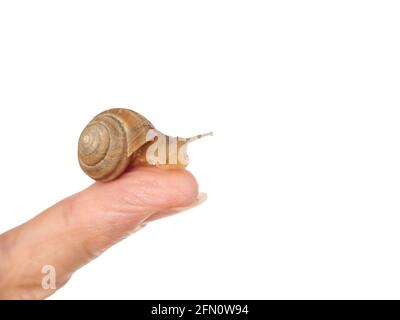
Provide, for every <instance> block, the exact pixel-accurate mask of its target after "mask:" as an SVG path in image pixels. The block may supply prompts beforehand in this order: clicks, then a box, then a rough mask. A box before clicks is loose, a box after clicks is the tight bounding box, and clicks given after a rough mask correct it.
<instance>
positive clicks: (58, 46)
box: [0, 0, 400, 299]
mask: <svg viewBox="0 0 400 320" xmlns="http://www.w3.org/2000/svg"><path fill="white" fill-rule="evenodd" d="M399 16H400V4H399V2H398V1H366V0H363V1H349V0H346V1H338V0H336V1H248V0H247V1H218V0H212V1H206V0H203V1H187V0H186V1H99V0H96V1H82V0H79V1H71V0H70V1H54V0H51V1H50V0H49V1H18V0H14V1H1V2H0V109H1V126H0V136H1V137H2V138H1V144H2V145H1V149H2V151H1V157H0V167H1V171H2V173H1V182H0V188H1V190H0V191H1V214H0V232H3V231H5V230H7V229H9V228H11V227H13V226H16V225H18V224H20V223H22V222H23V221H26V220H27V219H29V218H31V217H32V216H33V215H35V214H37V213H38V212H40V211H42V210H43V209H45V208H47V207H48V206H50V205H51V204H52V203H54V202H56V201H58V200H60V199H62V198H63V197H66V196H68V195H69V194H72V193H74V192H77V191H79V190H81V189H82V188H85V187H86V186H87V185H89V184H90V183H91V180H90V179H89V178H87V177H86V176H85V175H84V174H83V172H81V170H80V168H79V166H78V163H77V159H76V148H77V145H76V144H77V140H78V137H79V134H80V132H81V130H82V129H83V127H84V126H85V125H86V123H87V122H88V121H89V120H90V119H91V118H92V117H93V116H94V115H96V114H97V113H98V112H100V111H102V110H104V109H107V108H110V107H129V108H132V109H134V110H136V111H139V112H141V113H142V114H144V115H145V116H146V117H148V118H149V119H150V120H151V121H152V122H153V123H155V124H156V125H157V127H158V129H160V130H162V131H164V132H166V133H169V134H173V135H181V136H186V135H187V136H189V135H192V134H197V133H200V132H206V131H209V130H213V131H214V132H215V136H214V137H213V138H208V139H207V140H203V141H202V142H198V143H196V144H193V145H192V146H191V148H190V156H191V159H192V164H191V166H190V167H189V169H190V170H191V171H192V172H193V173H194V174H195V175H196V176H197V178H198V181H199V183H200V186H201V190H202V191H204V192H207V193H208V195H209V200H208V201H207V202H206V203H205V204H204V205H202V206H201V207H199V208H197V209H194V210H192V211H189V212H186V213H183V214H181V215H178V216H175V217H173V218H170V219H166V220H162V221H159V222H155V223H153V224H150V225H149V226H148V227H146V228H145V229H143V230H142V231H140V232H139V233H137V234H135V235H133V236H132V237H130V238H129V239H127V240H124V241H123V242H122V243H120V244H118V245H117V246H115V247H113V248H112V249H111V250H109V251H108V252H106V253H105V254H104V255H103V256H101V257H100V258H98V259H97V260H96V261H94V262H93V263H91V264H90V265H88V266H86V267H84V268H83V269H82V270H80V271H79V272H77V273H76V274H75V276H74V277H73V278H72V280H71V281H70V282H69V284H68V285H67V286H66V287H65V288H63V289H62V290H60V291H59V292H58V293H57V294H56V295H54V296H53V298H54V299H69V298H76V299H80V298H123V299H125V298H126V299H142V298H143V299H150V298H154V299H158V298H170V299H174V298H186V299H191V298H225V299H231V298H238V299H241V298H260V299H261V298H262V299H269V298H273V299H279V298H289V299H290V298H304V299H308V298H321V299H324V298H400V272H399V270H400V256H399V244H400V232H399V228H400V201H399V199H400V151H399V150H400V149H399V140H400V126H399V119H400V112H399V110H400V109H399V107H400V90H399V89H400V87H399V85H400V45H399V43H400V41H399V39H400V37H399V36H400V19H399Z"/></svg>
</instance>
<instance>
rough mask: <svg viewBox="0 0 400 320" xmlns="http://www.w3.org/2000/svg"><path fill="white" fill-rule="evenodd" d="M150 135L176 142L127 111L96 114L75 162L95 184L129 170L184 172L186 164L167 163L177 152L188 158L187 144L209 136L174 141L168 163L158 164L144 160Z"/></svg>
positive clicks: (82, 137) (137, 114) (82, 134)
mask: <svg viewBox="0 0 400 320" xmlns="http://www.w3.org/2000/svg"><path fill="white" fill-rule="evenodd" d="M149 131H151V133H153V132H155V134H156V135H157V138H160V137H161V138H162V139H161V140H163V141H167V142H168V141H169V140H170V139H176V138H172V137H169V136H165V135H163V134H162V133H160V132H159V131H157V130H155V128H154V126H153V124H152V123H151V122H150V121H149V120H147V119H146V118H145V117H143V116H142V115H140V114H139V113H137V112H135V111H132V110H129V109H122V108H118V109H110V110H106V111H104V112H102V113H100V114H98V115H97V116H96V117H94V118H93V119H92V121H90V122H89V124H88V125H87V126H86V127H85V129H84V130H83V131H82V133H81V136H80V138H79V144H78V158H79V164H80V166H81V168H82V170H83V171H84V172H85V173H86V174H87V175H88V176H90V177H91V178H93V179H94V180H98V181H111V180H113V179H116V178H117V177H119V176H120V175H121V174H122V173H123V172H124V171H125V170H126V169H127V168H128V167H129V166H146V165H155V166H157V167H160V168H164V169H183V168H185V167H186V165H187V162H185V161H179V160H178V161H175V162H174V163H169V162H168V160H169V158H171V157H173V156H174V154H175V153H178V152H179V153H181V154H183V156H184V157H187V155H186V150H185V148H186V145H187V143H189V142H191V141H193V140H197V139H199V138H202V137H204V136H206V135H210V134H211V133H209V134H206V135H199V136H196V137H194V138H189V139H180V140H177V142H176V148H175V149H174V150H172V148H171V147H169V148H170V150H171V151H170V152H168V149H167V154H168V156H167V158H166V160H167V162H166V163H159V162H156V161H153V160H151V159H150V160H149V157H148V156H147V150H148V148H150V146H151V144H152V142H153V141H149V138H148V134H149ZM164 144H165V143H164ZM181 154H180V155H181ZM177 159H178V157H177Z"/></svg>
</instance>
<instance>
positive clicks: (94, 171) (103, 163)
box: [78, 114, 129, 181]
mask: <svg viewBox="0 0 400 320" xmlns="http://www.w3.org/2000/svg"><path fill="white" fill-rule="evenodd" d="M78 158H79V164H80V166H81V168H82V170H83V171H84V172H85V173H86V174H87V175H88V176H90V177H91V178H93V179H95V180H101V181H109V180H112V179H114V178H116V177H117V176H119V175H120V174H121V173H122V172H123V171H124V170H125V169H126V167H127V166H128V164H129V156H128V154H127V135H126V132H125V127H124V125H123V124H122V123H121V120H120V119H118V117H116V116H115V115H113V114H100V115H98V116H97V117H95V118H94V119H93V120H92V121H91V122H90V123H89V124H88V125H87V126H86V128H85V129H84V130H83V132H82V134H81V136H80V138H79V145H78Z"/></svg>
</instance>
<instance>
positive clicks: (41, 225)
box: [0, 167, 205, 299]
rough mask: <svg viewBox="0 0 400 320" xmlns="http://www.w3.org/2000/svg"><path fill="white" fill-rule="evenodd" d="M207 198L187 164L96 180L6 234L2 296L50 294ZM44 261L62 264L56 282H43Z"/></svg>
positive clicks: (1, 251)
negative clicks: (122, 244) (133, 237)
mask: <svg viewBox="0 0 400 320" xmlns="http://www.w3.org/2000/svg"><path fill="white" fill-rule="evenodd" d="M204 200H205V197H204V196H203V195H201V194H199V191H198V184H197V182H196V180H195V178H194V177H193V176H192V174H191V173H189V172H188V171H185V170H161V169H157V168H152V167H139V168H136V169H133V170H131V171H129V172H127V173H125V174H124V175H123V176H121V177H120V178H118V179H117V180H114V181H111V182H108V183H101V182H95V183H94V184H92V185H91V186H90V187H88V188H87V189H85V190H83V191H81V192H79V193H77V194H74V195H72V196H70V197H68V198H66V199H64V200H62V201H60V202H58V203H57V204H55V205H53V206H52V207H50V208H49V209H47V210H45V211H43V212H42V213H40V214H39V215H37V216H36V217H34V218H33V219H32V220H30V221H28V222H26V223H24V224H22V225H20V226H18V227H16V228H14V229H12V230H10V231H8V232H6V233H4V234H2V235H0V298H1V299H44V298H46V297H48V296H50V295H51V294H53V293H54V292H55V291H56V290H58V289H60V288H61V287H62V286H64V285H65V284H66V283H67V282H68V280H69V279H70V277H71V276H72V274H73V273H74V272H75V271H76V270H78V269H79V268H80V267H82V266H83V265H85V264H86V263H88V262H90V261H91V260H93V259H94V258H95V257H97V256H98V255H100V254H101V253H102V252H103V251H104V250H106V249H107V248H109V247H110V246H112V245H114V244H115V243H117V242H118V241H120V240H122V239H123V238H125V237H126V236H128V235H129V234H131V233H132V232H135V231H137V230H139V229H141V228H142V227H144V226H145V225H146V223H148V222H149V221H153V220H156V219H160V218H162V217H165V216H168V215H171V214H174V213H177V212H180V211H183V210H185V209H189V208H192V207H194V206H196V205H198V204H200V203H201V202H203V201H204ZM44 266H52V267H54V270H56V275H57V276H56V284H57V285H56V288H43V286H42V278H43V274H42V268H43V267H44Z"/></svg>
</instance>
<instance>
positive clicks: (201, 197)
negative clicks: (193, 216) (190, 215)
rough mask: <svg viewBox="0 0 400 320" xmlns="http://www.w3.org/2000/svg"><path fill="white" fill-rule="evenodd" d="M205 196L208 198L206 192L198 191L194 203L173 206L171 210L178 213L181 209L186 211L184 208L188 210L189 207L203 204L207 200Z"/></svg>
mask: <svg viewBox="0 0 400 320" xmlns="http://www.w3.org/2000/svg"><path fill="white" fill-rule="evenodd" d="M207 198H208V196H207V193H204V192H200V193H199V195H198V196H197V200H196V201H195V202H194V203H192V204H191V205H190V206H187V207H176V208H173V209H172V210H171V212H172V213H179V212H183V211H186V210H189V209H193V208H196V207H198V206H200V205H201V204H203V203H204V202H205V201H206V200H207Z"/></svg>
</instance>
